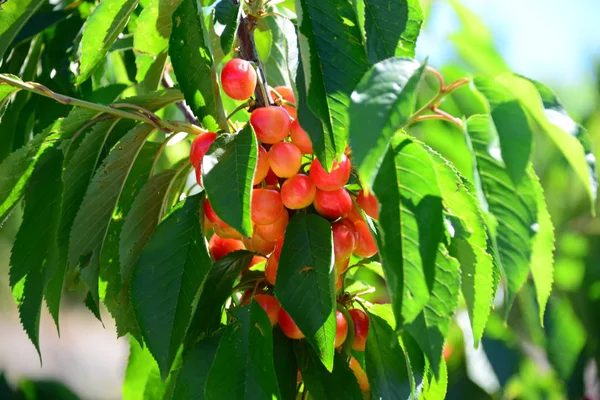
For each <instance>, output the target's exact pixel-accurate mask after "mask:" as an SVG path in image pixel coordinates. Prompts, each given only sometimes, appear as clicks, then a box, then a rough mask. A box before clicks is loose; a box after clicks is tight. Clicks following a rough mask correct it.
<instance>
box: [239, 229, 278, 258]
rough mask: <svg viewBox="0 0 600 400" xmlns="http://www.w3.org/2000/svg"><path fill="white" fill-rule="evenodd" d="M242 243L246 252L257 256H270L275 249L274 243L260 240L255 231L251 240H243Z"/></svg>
mask: <svg viewBox="0 0 600 400" xmlns="http://www.w3.org/2000/svg"><path fill="white" fill-rule="evenodd" d="M242 241H243V242H244V245H245V246H246V248H247V249H248V250H250V251H253V252H255V253H259V254H264V255H267V254H271V253H272V252H273V249H274V248H275V243H273V242H268V241H266V240H265V239H263V238H261V237H260V235H258V233H256V230H255V231H254V234H253V235H252V237H251V238H243V239H242Z"/></svg>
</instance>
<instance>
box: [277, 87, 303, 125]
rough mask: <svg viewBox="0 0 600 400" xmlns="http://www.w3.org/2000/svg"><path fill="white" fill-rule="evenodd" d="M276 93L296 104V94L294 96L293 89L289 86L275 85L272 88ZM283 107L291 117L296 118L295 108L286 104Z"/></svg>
mask: <svg viewBox="0 0 600 400" xmlns="http://www.w3.org/2000/svg"><path fill="white" fill-rule="evenodd" d="M274 89H275V90H276V91H277V93H279V94H280V95H281V97H283V99H284V100H285V101H288V102H290V103H292V104H296V96H294V91H293V90H292V88H291V87H289V86H275V88H274ZM283 108H285V110H286V111H287V112H288V114H290V116H291V117H292V118H298V117H297V113H296V108H295V107H292V106H288V105H286V104H284V105H283Z"/></svg>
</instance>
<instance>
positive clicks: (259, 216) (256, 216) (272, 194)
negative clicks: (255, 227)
mask: <svg viewBox="0 0 600 400" xmlns="http://www.w3.org/2000/svg"><path fill="white" fill-rule="evenodd" d="M283 211H284V207H283V203H282V202H281V195H280V194H279V192H278V191H277V190H272V189H254V190H253V191H252V221H254V223H256V224H260V225H270V224H273V223H275V222H276V221H277V220H278V219H279V218H281V214H283Z"/></svg>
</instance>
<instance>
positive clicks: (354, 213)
mask: <svg viewBox="0 0 600 400" xmlns="http://www.w3.org/2000/svg"><path fill="white" fill-rule="evenodd" d="M348 219H349V220H350V221H352V222H354V223H356V221H363V222H364V220H365V219H364V218H363V215H362V214H361V212H360V210H359V209H358V206H357V205H356V204H352V210H351V211H350V213H349V214H348Z"/></svg>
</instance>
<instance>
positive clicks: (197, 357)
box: [173, 335, 221, 400]
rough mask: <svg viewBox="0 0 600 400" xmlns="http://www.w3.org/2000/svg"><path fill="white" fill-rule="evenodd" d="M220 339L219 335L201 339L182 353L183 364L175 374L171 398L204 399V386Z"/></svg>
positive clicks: (183, 399) (174, 399)
mask: <svg viewBox="0 0 600 400" xmlns="http://www.w3.org/2000/svg"><path fill="white" fill-rule="evenodd" d="M220 339H221V336H220V335H215V336H211V337H209V338H206V339H203V340H201V341H199V342H198V343H196V344H195V345H194V347H192V348H190V349H189V350H187V351H186V352H184V353H183V365H182V366H181V370H180V371H179V374H178V375H177V381H176V383H175V391H174V394H173V400H203V399H205V395H204V388H205V385H206V380H207V378H208V373H209V371H210V367H211V366H212V364H213V362H214V359H215V355H216V354H217V348H218V346H219V341H220Z"/></svg>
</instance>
